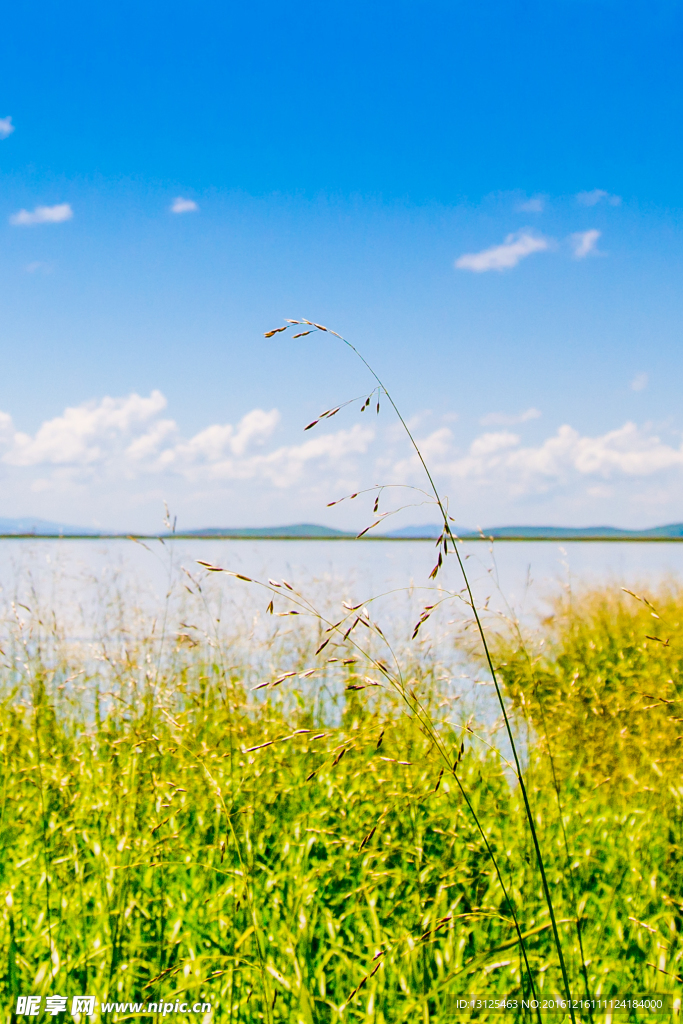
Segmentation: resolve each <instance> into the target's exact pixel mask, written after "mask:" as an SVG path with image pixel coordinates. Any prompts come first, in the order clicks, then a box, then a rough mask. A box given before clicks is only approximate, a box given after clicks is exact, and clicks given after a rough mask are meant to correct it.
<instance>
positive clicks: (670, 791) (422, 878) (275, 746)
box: [0, 580, 683, 1024]
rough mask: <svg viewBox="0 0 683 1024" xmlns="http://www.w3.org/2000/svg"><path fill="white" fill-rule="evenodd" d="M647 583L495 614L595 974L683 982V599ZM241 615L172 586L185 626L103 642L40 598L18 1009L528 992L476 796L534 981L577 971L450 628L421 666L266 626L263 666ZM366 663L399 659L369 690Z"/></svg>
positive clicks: (510, 689) (24, 661) (4, 727)
mask: <svg viewBox="0 0 683 1024" xmlns="http://www.w3.org/2000/svg"><path fill="white" fill-rule="evenodd" d="M222 582H225V584H226V585H228V586H247V584H242V583H240V582H237V581H231V582H230V583H228V581H227V580H222ZM204 597H205V590H204V591H203V592H202V594H200V593H199V592H197V591H196V590H195V598H196V600H197V601H200V602H201V601H203V600H204ZM648 600H650V601H651V606H649V605H647V604H646V603H643V602H642V601H638V600H636V599H635V598H633V597H630V596H628V595H624V594H615V593H613V592H610V591H597V592H593V593H586V594H582V595H580V596H579V597H576V598H574V600H573V601H572V602H569V601H568V600H562V601H559V602H558V604H557V606H556V608H555V609H554V612H553V614H552V615H551V616H550V617H549V618H548V619H546V620H545V621H544V622H542V623H541V624H540V625H539V627H538V629H537V630H535V631H534V632H533V633H532V634H530V635H529V636H525V637H522V636H521V634H520V633H519V632H515V631H514V630H513V631H507V632H505V633H500V634H498V635H497V636H495V637H494V639H493V645H492V649H493V658H494V662H495V664H496V666H497V667H499V671H500V676H501V679H502V680H503V683H504V687H505V690H506V693H507V694H508V698H509V702H510V707H511V708H513V709H515V710H514V721H515V729H516V732H517V735H518V737H520V740H521V741H522V744H523V747H524V750H525V765H526V768H525V780H526V784H527V789H528V792H529V797H530V802H531V806H532V810H533V814H534V820H535V823H536V826H537V829H538V833H539V837H540V842H541V846H542V851H543V856H544V859H545V864H546V871H547V874H548V879H549V883H550V887H551V891H552V895H553V901H554V905H555V912H556V916H557V918H558V921H559V922H560V923H559V931H560V936H561V939H562V944H563V949H564V955H565V959H566V962H567V968H568V971H569V975H570V981H571V985H572V994H573V996H574V998H577V999H578V998H582V997H583V996H584V995H585V990H586V987H587V988H588V990H589V992H590V994H591V995H592V996H602V998H605V997H608V996H610V995H626V994H634V995H636V994H647V993H652V992H666V993H673V994H677V993H678V994H680V991H681V985H680V983H679V982H678V980H677V975H678V974H680V973H681V964H680V959H681V957H683V944H682V942H681V939H680V935H681V927H682V925H683V917H682V910H683V902H682V900H683V860H682V850H683V806H682V798H683V788H682V779H681V770H680V763H681V760H680V753H679V751H680V739H679V737H680V734H681V733H683V729H681V725H683V723H681V722H680V721H677V719H680V718H683V715H681V713H680V706H681V705H680V704H679V703H677V702H678V701H679V696H678V695H679V693H680V692H681V691H680V687H681V664H682V661H681V652H682V651H683V647H682V646H681V640H683V626H682V625H681V624H683V595H682V594H681V592H680V591H679V590H676V589H675V588H669V589H668V590H665V591H663V592H662V593H661V594H659V595H656V596H654V597H653V596H652V595H650V596H649V598H648ZM205 607H206V608H208V605H207V606H205ZM655 609H656V610H655ZM653 611H655V614H657V615H659V616H660V618H659V619H654V618H653ZM207 615H208V612H207ZM216 617H217V615H216V614H215V612H214V613H212V615H211V616H208V618H211V619H212V625H210V626H208V625H207V628H206V629H205V631H204V632H203V633H202V632H201V631H200V630H199V629H197V628H194V627H193V628H190V627H185V626H181V625H180V622H187V609H185V610H184V612H183V613H182V614H181V612H180V611H177V610H174V609H173V608H172V607H169V608H168V609H167V613H166V624H165V627H164V630H163V631H162V632H160V628H159V626H157V627H156V629H155V631H154V632H152V631H151V629H150V630H148V632H147V633H146V634H145V633H144V631H143V632H142V633H141V634H140V633H138V635H136V636H134V635H133V633H132V632H130V631H128V630H127V629H126V628H124V626H123V625H122V624H121V623H119V630H120V632H119V634H118V635H115V636H112V637H111V638H110V639H109V641H108V642H107V644H105V645H103V646H102V647H101V648H99V649H98V651H99V653H97V652H96V657H93V651H92V649H91V648H89V647H88V646H87V645H84V644H76V643H73V642H71V643H67V642H66V641H65V640H64V639H63V638H61V637H60V635H59V631H58V629H57V628H56V627H55V626H54V623H53V624H52V625H50V626H49V628H48V627H47V626H46V625H45V623H46V622H47V621H48V618H47V617H46V616H44V615H43V616H40V615H38V613H36V612H33V613H32V614H31V615H28V614H27V616H26V622H24V623H18V624H15V625H14V626H13V627H12V628H11V629H9V630H8V632H7V636H6V638H5V641H4V642H3V648H4V652H5V662H4V664H5V667H4V669H3V675H2V694H3V696H2V715H1V719H0V724H1V733H0V754H1V763H2V788H1V792H0V846H1V847H2V856H1V858H0V872H1V879H0V895H1V896H2V904H1V906H2V916H3V921H4V925H3V929H2V948H1V950H0V957H1V958H2V959H1V961H0V962H1V963H2V964H3V965H4V966H3V968H2V981H1V984H2V986H3V987H4V991H3V1005H4V1006H5V1007H10V1005H14V1004H15V1002H16V996H17V995H19V994H44V995H48V994H56V993H59V994H61V995H68V996H71V995H73V994H85V993H92V994H95V995H96V996H97V997H98V1000H100V1001H103V1002H104V1001H118V1002H124V1001H129V1000H130V1001H152V1000H154V1001H157V1000H162V1001H168V1000H172V1001H175V999H176V998H180V999H187V1000H188V1001H192V1002H194V1001H195V1000H199V999H201V1000H202V1001H204V1000H205V1001H209V1002H211V1003H212V1004H213V1006H214V1010H213V1017H214V1019H220V1020H226V1021H227V1020H240V1021H252V1020H254V1021H258V1020H265V1021H271V1022H275V1021H293V1022H300V1021H301V1022H304V1024H309V1022H316V1024H318V1022H321V1024H322V1022H328V1021H330V1022H331V1021H339V1020H343V1021H349V1022H354V1021H358V1022H361V1021H362V1022H367V1024H369V1022H373V1024H380V1022H382V1024H399V1022H406V1024H407V1022H411V1024H412V1022H415V1021H420V1022H422V1021H432V1022H439V1024H444V1022H446V1021H452V1020H455V1019H458V1018H457V1015H456V1014H455V1012H454V1006H453V1000H454V999H456V998H459V997H463V996H470V997H473V996H475V997H481V998H488V999H491V998H503V997H508V998H512V999H517V1000H518V1001H521V1000H522V998H528V997H529V995H530V980H529V978H528V976H527V973H526V971H525V968H524V963H523V960H522V957H521V953H520V947H519V942H518V938H517V933H516V931H515V927H514V923H513V920H512V917H511V912H510V905H509V903H508V902H507V900H506V898H505V896H504V894H503V892H502V889H501V886H500V883H499V880H498V878H497V875H496V872H495V870H494V867H493V865H492V863H491V860H490V857H489V855H488V852H487V848H486V844H485V843H484V840H483V838H482V835H481V832H480V830H479V828H478V826H477V823H476V821H475V819H474V817H473V814H472V811H473V812H474V814H475V815H476V816H477V818H478V820H479V822H480V824H481V827H482V829H483V831H484V833H485V836H486V840H487V843H488V846H489V848H490V850H491V851H492V852H493V853H494V855H495V857H496V861H497V864H498V867H499V869H500V872H501V875H502V878H503V880H504V883H505V886H506V889H507V891H508V894H509V897H510V900H511V902H512V904H513V906H514V909H515V912H516V915H517V917H518V920H519V924H520V927H521V930H522V932H523V933H524V936H525V945H526V950H527V957H528V961H529V965H530V968H531V974H532V978H533V984H534V986H535V987H536V991H537V993H538V994H539V995H541V996H542V997H546V998H547V997H549V996H557V995H560V994H561V993H562V991H563V988H562V979H561V976H560V971H559V966H558V959H557V954H556V950H555V947H554V943H553V937H552V930H551V927H550V920H549V916H548V910H547V905H546V901H545V899H544V897H543V892H542V888H541V881H540V878H539V873H538V868H537V865H536V860H535V857H534V851H533V846H532V843H531V839H530V835H529V829H528V825H527V822H526V818H525V812H524V808H523V806H522V803H521V800H520V796H519V787H518V786H517V785H516V783H515V782H514V776H513V774H512V773H511V771H510V770H509V768H508V767H507V766H506V765H505V763H503V762H502V760H501V757H500V755H499V753H498V751H497V749H496V747H495V744H494V746H493V748H491V747H490V746H487V745H486V742H485V740H489V741H490V740H491V735H490V730H487V729H485V728H484V727H483V725H481V723H479V724H477V723H476V722H474V721H469V727H468V723H467V721H465V720H463V719H460V718H458V717H454V715H453V713H452V711H451V710H450V708H451V707H452V706H455V707H457V706H458V705H457V703H456V704H455V705H452V704H449V703H446V704H445V705H444V704H443V700H442V698H443V696H444V693H442V692H441V689H443V687H445V686H446V684H445V683H444V682H443V672H442V670H441V669H440V668H439V666H438V665H436V664H435V663H434V662H433V661H432V660H430V656H429V654H428V653H423V654H422V655H421V656H420V655H419V651H418V654H414V655H412V656H411V655H409V654H408V653H404V654H402V655H400V657H399V660H400V661H401V664H402V670H403V675H402V676H401V677H400V678H401V679H403V680H404V690H403V691H402V692H401V691H400V690H399V692H397V691H396V689H391V687H389V686H388V685H386V682H387V680H386V678H384V677H383V676H382V674H381V673H380V672H378V671H377V667H376V665H377V661H376V660H375V663H374V665H373V662H372V661H368V662H364V661H363V659H362V657H361V656H360V654H359V650H358V648H356V649H355V650H354V649H353V648H352V647H350V646H349V645H350V643H351V641H352V639H353V637H352V638H351V639H350V640H349V641H348V642H347V645H346V647H345V648H341V647H340V648H328V649H326V650H324V651H323V652H321V654H320V655H318V657H317V658H316V656H315V650H316V647H317V646H319V643H320V637H321V636H324V634H319V633H318V632H317V627H316V626H315V625H314V627H313V628H312V629H310V628H307V627H304V628H302V629H301V630H299V631H296V630H295V631H294V632H286V633H285V634H283V635H282V636H281V638H280V639H279V640H278V639H277V636H276V634H275V633H271V634H270V639H269V640H266V639H263V638H261V640H260V645H261V646H260V654H259V657H260V661H259V664H258V667H257V668H254V666H253V665H251V666H250V665H249V664H247V663H246V662H244V660H243V655H242V654H240V656H239V657H238V656H237V654H236V650H237V648H236V646H235V641H234V638H233V640H232V641H228V640H226V639H224V638H221V635H220V634H219V632H218V629H217V626H216V623H215V618H216ZM208 618H207V622H208ZM195 621H198V619H197V617H196V616H195ZM278 621H279V622H287V623H288V622H289V621H290V620H289V619H287V620H278ZM653 624H655V625H653ZM425 628H427V627H425ZM366 633H367V631H366ZM648 635H650V636H657V637H658V638H659V639H658V640H649V639H647V636H648ZM457 636H459V637H460V640H456V641H455V642H457V643H460V644H462V646H463V649H466V646H467V642H468V641H467V634H464V635H463V634H461V633H458V634H457ZM248 639H249V638H247V641H248ZM667 641H668V645H667V644H666V642H667ZM358 643H359V646H362V644H361V642H360V639H359V641H358ZM248 647H249V643H248V642H247V643H245V645H244V646H243V648H242V650H244V649H248ZM264 650H266V651H267V652H268V659H269V661H268V663H267V664H266V663H265V662H264V661H263V651H264ZM424 650H425V651H428V650H429V645H428V644H427V645H425V647H424ZM330 651H332V653H330ZM344 652H346V653H347V654H348V655H349V657H351V656H355V657H356V659H358V660H357V661H356V662H355V664H350V665H347V666H344V665H343V657H344ZM371 653H372V654H373V656H374V657H375V659H377V657H378V655H377V651H376V650H374V648H373V650H372V651H371ZM328 655H329V656H330V657H332V656H334V657H335V658H339V659H341V660H340V661H334V662H329V661H328V660H327V659H328ZM411 657H412V660H410V658H411ZM240 659H241V660H240ZM316 666H317V667H318V673H317V674H316V675H314V676H313V677H312V678H304V679H302V678H300V676H299V674H300V673H302V672H304V671H306V670H308V669H311V668H315V667H316ZM474 670H475V671H476V666H474ZM285 671H291V672H296V673H297V675H295V676H291V677H289V678H287V679H285V680H283V682H282V683H280V684H278V685H277V686H276V687H274V688H273V687H270V688H265V689H263V690H259V691H256V692H252V687H253V686H254V685H257V684H258V681H259V680H262V681H264V682H265V681H270V682H271V683H272V682H274V680H275V679H276V678H278V673H280V674H284V672H285ZM368 672H370V675H371V677H372V678H374V679H375V680H376V681H379V682H381V683H383V684H385V685H384V686H380V687H370V686H368V687H367V688H366V689H363V690H348V689H346V688H345V687H347V686H363V685H365V681H364V680H366V678H367V677H366V674H367V673H368ZM67 680H68V681H67ZM264 694H265V697H264V699H259V698H260V697H263V695H264ZM406 694H408V695H410V694H412V695H413V697H415V700H416V702H417V703H413V704H411V700H412V697H409V698H408V699H406ZM411 708H412V711H411ZM416 708H418V710H419V709H423V711H424V713H425V715H427V716H428V720H429V722H431V723H432V725H431V726H430V728H431V729H432V732H431V733H430V730H429V729H425V727H424V721H425V718H424V717H423V719H422V724H420V720H419V718H420V716H421V715H422V711H420V712H419V715H418V716H417V717H416V714H415V713H413V712H415V709H416ZM292 734H296V735H292ZM320 734H322V735H320ZM287 737H291V738H287ZM463 737H464V738H465V745H464V752H463V753H462V756H461V758H460V761H459V764H458V767H457V779H459V781H460V785H461V786H462V787H463V789H464V792H465V793H466V795H467V798H468V800H469V801H470V804H471V808H468V806H467V804H466V802H465V801H464V800H463V796H462V794H461V792H460V790H459V787H458V784H457V780H456V777H455V776H454V775H453V774H452V773H449V772H448V771H447V772H445V773H442V772H441V769H442V768H443V766H444V762H443V759H442V758H441V756H440V755H439V751H438V749H437V745H436V744H437V743H438V745H440V746H441V748H442V749H443V750H445V751H446V752H452V756H453V758H454V759H455V758H456V757H457V754H458V752H459V751H460V750H461V744H462V740H463ZM269 741H273V742H272V743H269ZM267 743H269V745H267V746H261V745H262V744H267ZM253 747H260V749H254V750H250V749H249V748H253ZM448 756H449V757H450V756H451V754H449V755H448ZM401 762H406V763H401ZM437 784H438V788H437ZM577 918H578V921H579V929H580V932H579V930H578V929H577ZM579 934H580V936H581V941H582V944H583V958H584V959H585V961H586V964H585V968H584V967H582V963H581V960H582V957H581V953H580V949H579ZM111 1016H112V1019H113V1018H115V1017H117V1016H118V1017H119V1018H120V1017H121V1016H122V1015H121V1014H118V1015H117V1014H113V1015H111ZM486 1016H487V1015H486V1014H485V1013H482V1014H480V1017H482V1018H483V1019H485V1018H486ZM526 1016H529V1015H526ZM579 1017H580V1019H582V1020H584V1019H588V1018H587V1017H586V1015H585V1014H583V1015H582V1014H579ZM7 1019H9V1017H8V1018H7ZM67 1019H71V1018H70V1017H68V1018H67ZM490 1019H493V1020H495V1019H498V1020H500V1019H502V1018H500V1017H499V1016H497V1015H490ZM529 1019H531V1018H530V1016H529ZM600 1019H603V1018H600Z"/></svg>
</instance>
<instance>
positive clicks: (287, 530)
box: [179, 523, 355, 540]
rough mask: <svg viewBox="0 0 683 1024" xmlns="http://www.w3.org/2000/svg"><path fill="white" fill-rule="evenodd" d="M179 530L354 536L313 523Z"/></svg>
mask: <svg viewBox="0 0 683 1024" xmlns="http://www.w3.org/2000/svg"><path fill="white" fill-rule="evenodd" d="M179 532H180V534H181V536H183V537H246V538H249V537H254V538H258V537H267V538H269V539H271V540H273V539H276V538H278V537H283V538H287V539H288V538H291V537H301V538H304V539H312V538H323V539H324V538H330V539H332V538H334V537H354V536H355V534H353V533H344V531H343V530H333V529H332V528H331V527H330V526H317V525H316V524H315V523H295V524H294V525H293V526H245V527H241V528H233V527H229V528H222V527H220V526H211V527H208V528H206V529H203V530H182V531H179Z"/></svg>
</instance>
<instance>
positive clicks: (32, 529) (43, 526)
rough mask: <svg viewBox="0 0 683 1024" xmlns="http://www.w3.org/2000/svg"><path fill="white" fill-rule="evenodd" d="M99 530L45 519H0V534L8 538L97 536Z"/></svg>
mask: <svg viewBox="0 0 683 1024" xmlns="http://www.w3.org/2000/svg"><path fill="white" fill-rule="evenodd" d="M99 532H100V531H99V530H91V529H89V528H88V527H87V526H67V525H66V524H64V523H51V522H49V521H48V520H47V519H29V518H24V519H2V518H0V534H3V533H4V534H7V535H9V536H13V537H14V536H18V535H19V536H21V535H24V534H33V535H35V536H36V537H40V536H41V535H45V534H47V535H51V536H55V535H56V536H62V537H69V536H74V535H76V536H88V537H92V536H97V535H98V533H99Z"/></svg>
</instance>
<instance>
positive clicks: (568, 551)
mask: <svg viewBox="0 0 683 1024" xmlns="http://www.w3.org/2000/svg"><path fill="white" fill-rule="evenodd" d="M434 550H435V549H434V544H433V542H431V541H400V542H396V541H393V542H391V541H368V542H365V541H317V540H315V541H311V540H287V541H282V540H231V539H228V540H216V539H193V540H173V541H166V542H165V543H161V542H160V541H145V543H144V544H143V543H139V542H134V541H131V540H127V539H122V540H68V539H63V540H40V539H29V540H24V539H22V540H13V539H10V540H2V541H0V595H1V597H0V600H2V602H3V605H4V611H5V613H7V610H8V606H9V604H10V603H11V601H12V600H15V601H16V600H18V601H21V602H22V603H24V604H27V605H29V606H31V607H33V605H34V604H35V603H36V602H39V603H40V605H41V606H42V607H46V606H49V607H51V609H52V610H53V611H54V610H57V611H58V612H59V613H61V614H66V613H67V610H68V609H70V608H71V609H75V608H79V609H80V610H81V612H82V613H83V614H85V615H86V618H87V611H88V608H89V607H91V606H94V605H95V604H96V603H97V602H101V601H103V600H107V599H108V598H109V599H111V597H112V595H113V594H114V593H116V595H117V598H118V599H120V600H123V601H124V603H126V604H128V605H132V604H135V606H136V607H138V608H140V609H141V610H144V611H146V612H148V613H150V614H158V612H159V609H161V608H162V607H163V605H164V603H165V600H166V595H167V593H168V591H169V589H170V588H171V587H172V586H173V585H175V586H176V587H181V588H182V583H183V580H185V581H186V582H187V581H188V580H187V573H190V574H191V575H192V576H194V577H197V576H198V574H202V572H203V570H201V568H200V566H198V564H197V561H198V560H203V561H206V562H210V563H212V564H214V565H218V566H221V567H223V568H226V569H230V570H232V571H234V572H239V573H242V574H244V575H246V576H250V577H252V578H253V579H258V580H263V581H266V580H267V579H268V578H269V577H270V578H275V579H280V578H282V577H284V578H285V579H286V580H287V581H288V582H289V583H291V584H292V585H293V586H295V587H296V589H298V590H300V591H301V592H302V593H305V594H306V595H307V596H309V597H312V598H314V599H315V600H316V601H319V600H323V601H331V602H332V603H334V604H336V603H339V602H341V600H343V599H345V600H347V601H350V602H351V603H354V604H355V603H358V602H359V601H368V600H369V599H370V598H375V597H378V595H385V596H384V597H382V598H381V600H379V601H378V602H377V607H379V608H381V609H382V613H383V614H384V615H387V616H389V617H390V618H391V617H395V616H396V615H399V617H401V616H402V615H403V613H405V614H411V613H412V607H414V606H419V605H422V604H425V603H428V602H429V601H430V594H433V592H434V587H435V584H434V582H433V581H430V580H429V573H430V571H431V569H432V567H433V565H434V560H435V554H434ZM460 550H461V553H462V557H463V560H464V564H465V567H466V569H467V572H468V574H469V577H470V582H471V584H472V587H473V590H474V593H475V597H476V599H477V601H478V602H479V603H481V604H484V603H485V602H486V601H487V600H488V602H489V606H490V607H491V608H493V609H506V610H510V609H512V610H514V612H515V613H516V614H517V615H519V616H520V617H522V618H525V617H527V616H533V615H534V614H535V613H536V612H538V611H539V610H542V608H543V606H544V604H545V602H546V600H547V599H548V597H550V596H551V595H552V594H554V593H557V591H558V590H559V589H560V588H562V587H565V588H566V587H567V586H571V587H572V588H573V589H575V590H578V589H580V588H581V587H582V586H584V585H591V584H603V585H609V586H614V587H620V586H627V587H629V588H631V589H637V588H638V587H639V586H647V585H652V584H656V583H657V582H658V581H661V580H664V579H666V578H674V579H678V580H681V579H683V544H681V543H676V542H671V543H667V542H657V543H651V542H650V543H648V542H607V543H606V542H599V541H598V542H596V541H593V542H576V541H574V542H566V541H565V542H564V543H558V542H554V541H553V542H549V541H543V542H539V541H529V542H526V541H522V542H520V541H515V542H509V541H508V542H506V541H496V542H495V544H493V545H492V544H490V543H488V542H482V541H479V542H469V543H467V542H466V543H463V544H462V545H461V546H460ZM218 580H220V590H221V595H222V596H221V600H223V601H225V602H227V603H228V604H229V605H230V607H231V608H232V611H233V613H239V615H240V616H246V615H249V614H251V612H252V610H254V609H257V608H261V606H265V603H266V602H267V600H269V597H268V595H267V594H265V592H264V591H262V590H261V591H259V590H257V589H256V588H254V587H250V586H249V585H248V584H245V583H242V582H241V581H239V580H235V579H231V578H229V577H226V576H219V574H212V579H211V586H212V587H214V588H215V586H217V585H218V584H217V581H218ZM437 583H438V585H439V587H440V588H444V589H447V590H453V591H455V592H458V591H460V590H461V588H462V585H463V584H462V576H461V573H460V570H459V568H458V564H457V561H456V559H455V557H453V556H449V557H448V558H447V559H446V562H445V564H444V567H443V569H442V571H441V573H440V574H439V577H438V580H437Z"/></svg>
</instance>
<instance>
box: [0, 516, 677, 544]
mask: <svg viewBox="0 0 683 1024" xmlns="http://www.w3.org/2000/svg"><path fill="white" fill-rule="evenodd" d="M452 530H453V533H454V534H455V536H456V537H460V538H462V539H463V540H480V539H481V537H482V533H483V536H484V537H485V538H488V537H493V538H494V539H497V540H677V539H681V540H683V523H670V524H669V525H667V526H655V527H653V528H652V529H650V530H620V529H618V528H617V527H615V526H487V527H485V528H484V530H483V531H482V532H480V531H479V530H478V529H477V530H473V529H471V528H470V527H467V526H455V525H453V526H452ZM440 534H441V527H440V526H439V525H437V524H434V523H427V524H426V525H424V526H403V527H401V528H400V529H398V530H392V531H391V532H390V533H375V532H374V531H372V532H370V533H368V534H367V535H366V536H367V539H368V540H373V539H374V540H436V538H437V537H438V536H439V535H440ZM0 536H5V537H17V536H34V537H43V536H53V537H98V536H99V537H123V536H127V534H125V533H122V532H118V533H117V532H113V531H112V532H105V531H101V530H94V529H92V528H90V527H87V526H69V525H67V524H65V523H52V522H49V521H48V520H46V519H30V518H28V517H25V518H20V519H2V518H0ZM132 536H152V537H153V536H163V537H168V536H169V535H168V533H166V532H164V533H163V534H132ZM175 536H176V537H178V538H182V537H188V538H189V537H216V538H218V537H233V538H235V539H237V538H243V539H244V540H249V539H253V540H260V539H262V540H278V539H280V540H296V539H300V540H353V539H354V538H355V536H356V533H355V532H353V533H349V532H346V531H344V530H335V529H333V528H332V527H330V526H319V525H318V524H317V523H294V524H293V525H290V526H245V527H221V526H211V527H206V528H205V529H202V530H179V531H178V532H177V534H175Z"/></svg>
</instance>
